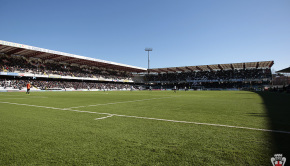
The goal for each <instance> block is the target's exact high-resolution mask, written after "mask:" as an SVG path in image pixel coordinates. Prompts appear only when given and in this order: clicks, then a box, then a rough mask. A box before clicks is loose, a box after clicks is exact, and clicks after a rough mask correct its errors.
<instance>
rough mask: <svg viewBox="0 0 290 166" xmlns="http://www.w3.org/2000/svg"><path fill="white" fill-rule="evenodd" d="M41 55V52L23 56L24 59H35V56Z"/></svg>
mask: <svg viewBox="0 0 290 166" xmlns="http://www.w3.org/2000/svg"><path fill="white" fill-rule="evenodd" d="M41 54H44V53H43V52H34V53H32V54H27V55H24V56H25V57H27V58H30V57H35V56H38V55H41Z"/></svg>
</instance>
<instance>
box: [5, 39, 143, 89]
mask: <svg viewBox="0 0 290 166" xmlns="http://www.w3.org/2000/svg"><path fill="white" fill-rule="evenodd" d="M145 71H146V69H144V68H140V67H135V66H130V65H125V64H120V63H115V62H110V61H104V60H99V59H94V58H88V57H84V56H79V55H73V54H68V53H63V52H58V51H53V50H48V49H43V48H38V47H33V46H28V45H23V44H18V43H12V42H6V41H2V40H0V90H1V88H2V89H23V88H25V87H26V83H27V82H28V81H30V82H31V83H32V85H33V88H35V89H43V90H44V89H48V90H64V89H65V90H69V89H71V90H79V89H86V90H128V89H131V88H132V86H133V85H134V81H133V80H132V77H133V75H132V73H133V72H135V73H138V72H145Z"/></svg>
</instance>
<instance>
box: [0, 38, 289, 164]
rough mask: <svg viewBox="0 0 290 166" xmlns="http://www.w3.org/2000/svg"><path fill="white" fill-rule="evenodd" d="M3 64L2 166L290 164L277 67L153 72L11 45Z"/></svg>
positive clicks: (285, 102) (2, 52) (4, 48)
mask: <svg viewBox="0 0 290 166" xmlns="http://www.w3.org/2000/svg"><path fill="white" fill-rule="evenodd" d="M0 57H1V59H0V92H6V93H0V106H1V127H0V132H1V133H2V134H1V135H0V136H1V144H0V145H1V146H0V147H1V152H0V157H1V159H0V164H1V165H198V164H203V163H208V164H207V165H253V164H252V163H257V164H254V165H269V161H270V158H269V157H273V154H277V153H281V154H283V156H290V153H289V149H290V143H289V140H290V122H289V117H290V113H289V101H290V100H289V99H290V97H289V94H287V88H288V89H289V85H285V84H284V86H283V87H282V88H281V91H279V92H277V91H276V92H271V91H272V90H273V89H275V86H276V85H273V78H272V72H271V67H272V66H273V64H274V61H272V60H269V61H258V62H237V63H231V64H213V65H199V66H178V67H167V68H152V69H145V68H141V67H136V66H131V65H126V64H121V63H117V62H111V61H105V60H100V59H95V58H89V57H85V56H79V55H74V54H69V53H64V52H59V51H53V50H48V49H44V48H38V47H34V46H29V45H24V44H18V43H13V42H7V41H2V40H0ZM28 83H30V84H31V88H30V93H28V94H27V91H28V90H27V84H28ZM287 86H288V87H287ZM173 89H175V91H173ZM276 90H277V89H276ZM10 92H13V93H10ZM174 92H175V93H174Z"/></svg>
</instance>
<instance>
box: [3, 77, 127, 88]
mask: <svg viewBox="0 0 290 166" xmlns="http://www.w3.org/2000/svg"><path fill="white" fill-rule="evenodd" d="M28 82H30V84H31V85H32V86H33V87H35V88H38V89H41V90H49V89H74V90H78V89H88V90H92V89H99V90H104V89H106V90H121V89H127V90H128V89H130V88H131V86H132V85H130V84H122V83H94V82H68V81H40V80H30V81H29V80H7V79H0V87H3V88H4V89H6V88H13V89H19V90H21V89H23V88H25V87H26V84H27V83H28Z"/></svg>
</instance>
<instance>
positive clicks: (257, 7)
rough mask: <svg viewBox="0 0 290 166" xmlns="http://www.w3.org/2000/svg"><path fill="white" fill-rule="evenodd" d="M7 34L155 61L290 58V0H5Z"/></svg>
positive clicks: (50, 45)
mask: <svg viewBox="0 0 290 166" xmlns="http://www.w3.org/2000/svg"><path fill="white" fill-rule="evenodd" d="M0 2H1V3H0V40H4V41H9V42H14V43H20V44H26V45H31V46H35V47H40V48H46V49H50V50H55V51H61V52H66V53H71V54H76V55H82V56H86V57H92V58H97V59H102V60H107V61H112V62H117V63H122V64H128V65H133V66H138V67H143V68H147V67H148V53H147V52H145V50H144V49H145V48H146V47H150V48H153V51H152V52H150V68H161V67H178V66H195V65H211V64H224V63H240V62H256V61H268V60H274V65H273V67H272V69H273V70H274V71H277V70H281V69H284V68H286V67H289V66H290V1H289V0H77V1H76V0H62V1H60V0H47V1H40V0H25V1H23V0H13V1H12V0H0Z"/></svg>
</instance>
